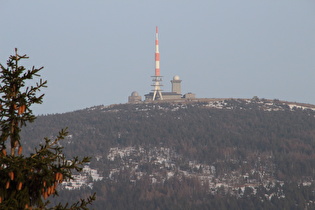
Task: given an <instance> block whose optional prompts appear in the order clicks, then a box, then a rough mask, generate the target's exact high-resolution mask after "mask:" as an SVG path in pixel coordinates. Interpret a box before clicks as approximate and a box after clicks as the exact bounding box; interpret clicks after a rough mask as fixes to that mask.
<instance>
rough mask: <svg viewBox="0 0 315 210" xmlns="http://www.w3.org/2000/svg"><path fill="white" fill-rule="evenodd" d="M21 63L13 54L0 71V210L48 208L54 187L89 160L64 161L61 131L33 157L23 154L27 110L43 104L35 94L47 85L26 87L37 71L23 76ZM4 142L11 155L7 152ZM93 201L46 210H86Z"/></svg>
mask: <svg viewBox="0 0 315 210" xmlns="http://www.w3.org/2000/svg"><path fill="white" fill-rule="evenodd" d="M26 58H28V57H27V56H26V55H23V56H20V55H19V54H18V53H17V50H15V55H13V56H10V58H9V60H8V62H7V68H5V67H4V66H3V65H0V67H1V73H0V79H1V86H0V97H1V98H0V126H1V135H0V150H1V153H0V168H1V170H0V209H14V210H15V209H46V208H47V205H48V203H49V202H48V201H45V200H46V199H47V198H48V197H49V196H51V195H53V196H56V195H58V193H57V190H56V188H57V186H58V184H60V183H61V182H63V181H64V180H69V179H72V171H73V170H75V171H81V170H82V165H83V164H85V163H87V162H89V160H90V158H87V157H84V158H82V160H80V159H79V158H78V157H74V158H72V159H71V160H68V159H66V157H65V156H64V155H63V153H62V152H63V151H62V149H63V147H61V146H60V145H59V141H61V140H63V139H64V138H65V137H66V136H67V135H68V132H67V131H66V130H63V129H62V130H61V131H60V132H59V134H58V135H57V136H56V137H55V138H54V139H53V140H51V139H50V138H44V140H45V142H44V143H42V144H41V145H39V146H40V147H39V148H37V149H35V152H34V153H31V154H29V156H24V155H23V154H22V144H21V141H20V140H21V139H20V131H21V127H22V126H26V123H28V122H33V121H34V120H35V118H36V117H35V116H34V115H33V113H32V110H31V105H33V104H40V103H42V99H43V95H40V96H37V93H38V91H40V89H41V88H44V87H46V81H42V80H41V79H40V81H39V83H36V85H35V86H29V87H25V84H26V83H27V80H30V79H33V77H34V76H39V74H38V72H39V71H40V70H41V69H42V68H39V69H36V68H34V67H33V68H32V69H31V70H26V69H25V68H24V66H20V65H19V61H20V60H21V59H26ZM8 140H9V141H10V149H11V152H10V154H7V150H6V147H7V141H8ZM16 150H17V151H16ZM94 199H95V195H93V196H90V197H89V198H88V199H87V200H81V201H80V202H77V203H74V204H73V205H71V206H70V205H69V204H65V205H61V204H58V205H56V206H55V207H51V209H86V206H87V205H88V204H91V202H92V201H93V200H94Z"/></svg>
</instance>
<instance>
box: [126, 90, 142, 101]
mask: <svg viewBox="0 0 315 210" xmlns="http://www.w3.org/2000/svg"><path fill="white" fill-rule="evenodd" d="M139 102H141V96H139V93H138V92H136V91H133V92H132V93H131V95H130V96H129V97H128V103H134V104H136V103H139Z"/></svg>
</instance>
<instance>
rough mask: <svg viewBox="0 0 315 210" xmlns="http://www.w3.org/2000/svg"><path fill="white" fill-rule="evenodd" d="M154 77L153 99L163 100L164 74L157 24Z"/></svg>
mask: <svg viewBox="0 0 315 210" xmlns="http://www.w3.org/2000/svg"><path fill="white" fill-rule="evenodd" d="M152 77H153V79H152V81H153V85H152V86H153V87H154V89H153V90H152V91H153V97H152V100H153V101H154V100H157V99H160V100H163V96H162V92H161V91H162V90H161V86H163V85H162V84H161V82H162V76H161V75H160V52H159V31H158V27H157V26H156V29H155V75H154V76H152Z"/></svg>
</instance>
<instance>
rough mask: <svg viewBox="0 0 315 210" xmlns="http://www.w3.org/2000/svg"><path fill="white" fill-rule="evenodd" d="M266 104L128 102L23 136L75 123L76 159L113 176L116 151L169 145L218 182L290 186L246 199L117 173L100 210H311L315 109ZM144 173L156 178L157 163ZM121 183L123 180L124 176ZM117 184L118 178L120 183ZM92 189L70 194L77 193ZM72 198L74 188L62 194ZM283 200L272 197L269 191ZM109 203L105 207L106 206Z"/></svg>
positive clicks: (44, 121) (49, 120)
mask: <svg viewBox="0 0 315 210" xmlns="http://www.w3.org/2000/svg"><path fill="white" fill-rule="evenodd" d="M261 103H273V102H272V101H270V100H265V101H258V102H257V101H253V102H252V103H245V102H244V100H226V101H225V103H224V104H225V105H224V107H223V108H222V109H216V108H208V107H207V106H204V105H206V104H205V103H191V104H167V103H165V104H136V105H131V104H122V105H115V106H111V107H103V106H99V107H93V108H90V109H85V110H80V111H75V112H70V113H65V114H56V115H47V116H40V117H38V120H37V121H36V122H35V123H33V124H32V125H31V126H29V127H28V128H27V129H24V130H23V131H22V133H23V136H28V137H27V138H30V139H36V136H37V135H40V134H39V133H34V131H35V132H36V131H40V130H41V131H45V132H44V133H47V132H48V133H49V134H50V133H51V135H53V133H54V132H56V131H57V130H58V129H60V127H64V126H66V125H69V130H70V131H71V133H70V134H71V135H72V138H71V139H68V142H69V144H70V145H71V150H69V149H67V148H65V153H66V154H67V155H68V156H71V155H73V154H75V153H80V154H81V155H89V156H91V155H93V156H96V155H101V156H102V157H103V158H102V159H100V160H99V161H96V160H95V159H94V160H93V161H92V162H91V166H93V168H97V169H99V171H103V175H104V176H105V177H106V176H108V174H109V171H108V168H110V166H112V165H115V164H119V163H118V162H115V161H112V162H109V161H108V160H107V159H106V156H107V155H108V150H109V148H111V147H126V146H133V147H140V146H141V147H143V148H153V147H167V148H171V149H172V150H175V151H176V152H177V153H178V154H179V155H181V156H182V161H181V160H178V162H176V164H178V165H179V166H180V168H181V169H188V166H187V161H186V162H185V161H184V160H195V161H198V162H200V163H205V164H211V165H214V166H215V168H216V177H220V176H223V175H224V174H229V173H230V172H231V171H240V172H243V174H244V173H245V172H249V171H251V170H252V169H253V170H255V173H253V174H250V175H249V178H252V179H256V180H258V182H261V183H263V182H264V181H265V180H263V179H264V177H261V176H260V175H259V174H258V172H260V171H262V170H263V171H265V172H269V173H270V174H272V178H273V179H275V180H279V181H283V182H285V184H284V185H283V186H281V185H280V184H279V183H278V184H277V185H275V186H272V185H271V186H269V188H268V189H267V187H266V186H264V185H262V184H261V185H259V186H257V187H256V188H257V189H256V190H257V192H256V193H254V192H253V189H252V188H246V189H245V192H244V193H245V196H242V197H238V196H235V195H232V194H230V193H229V192H228V193H227V192H226V191H225V190H224V188H222V189H219V190H218V192H216V193H211V191H209V188H208V187H207V186H204V185H200V182H199V181H198V180H194V179H189V178H185V179H183V178H182V177H174V178H172V179H169V180H166V181H165V182H164V183H158V184H152V183H151V181H150V180H149V178H148V177H147V178H141V180H137V182H136V183H134V182H130V176H131V174H130V172H129V171H127V170H126V171H124V172H121V173H120V174H119V175H116V176H117V177H115V181H112V180H109V179H105V181H99V182H97V183H94V185H93V186H94V188H93V191H94V190H95V191H96V192H97V195H98V199H97V201H95V203H94V204H93V207H95V209H104V208H106V209H304V208H306V207H307V208H309V209H312V208H315V207H314V202H312V201H314V199H315V198H314V189H315V188H314V184H313V185H310V186H303V185H301V182H302V180H310V181H311V182H314V179H315V170H314V168H315V132H314V131H315V117H314V116H315V112H314V111H312V110H307V109H304V110H303V109H298V108H295V109H293V110H291V109H290V108H289V106H288V105H286V104H285V103H282V102H280V101H275V104H276V105H275V106H277V108H279V107H280V108H281V111H272V110H271V111H267V110H265V109H263V108H262V105H261ZM139 167H140V168H139V170H142V171H146V172H148V173H151V172H152V173H153V172H154V171H155V170H158V169H157V168H155V166H154V165H152V164H149V163H147V164H142V165H141V166H139ZM116 178H117V179H116ZM116 180H117V181H116ZM89 192H90V190H88V189H82V190H81V191H70V194H71V196H72V195H73V194H76V195H77V197H79V195H80V193H84V194H87V193H89ZM61 193H62V194H63V195H65V197H66V195H67V196H68V195H69V193H67V191H62V192H61ZM272 193H275V196H270V197H266V194H268V196H269V195H271V194H272ZM104 206H105V207H104Z"/></svg>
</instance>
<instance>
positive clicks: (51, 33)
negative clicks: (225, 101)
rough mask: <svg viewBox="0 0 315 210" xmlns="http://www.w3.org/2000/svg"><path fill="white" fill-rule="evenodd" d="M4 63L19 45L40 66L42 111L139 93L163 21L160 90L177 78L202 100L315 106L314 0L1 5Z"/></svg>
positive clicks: (5, 0) (146, 83)
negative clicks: (262, 100) (257, 100)
mask: <svg viewBox="0 0 315 210" xmlns="http://www.w3.org/2000/svg"><path fill="white" fill-rule="evenodd" d="M0 5H1V8H2V12H1V13H0V25H1V29H2V30H1V31H2V33H0V62H1V63H2V64H5V62H6V60H7V59H8V57H9V55H11V54H13V53H14V48H18V49H19V53H20V54H27V55H28V56H29V57H30V59H28V61H27V62H24V63H21V64H22V65H25V66H27V67H32V66H33V65H34V66H36V67H41V66H44V69H43V70H42V73H41V75H42V78H43V79H46V80H48V88H47V89H46V90H43V93H45V94H46V96H45V97H44V103H43V104H42V105H38V106H36V107H34V111H35V113H36V114H49V113H63V112H69V111H74V110H78V109H84V108H86V107H91V106H95V105H101V104H104V105H110V104H117V103H126V102H127V100H128V96H129V95H130V94H131V92H132V91H137V92H138V93H139V94H140V95H141V96H142V98H144V97H143V96H144V94H146V93H148V92H149V91H150V90H151V88H152V87H151V84H152V81H151V80H152V78H151V76H152V75H153V74H154V68H155V64H154V48H155V42H154V39H155V38H154V37H155V27H156V26H158V27H159V42H160V55H161V75H162V76H164V77H163V85H164V87H163V89H164V91H169V90H170V89H171V84H170V80H171V79H172V77H173V76H174V75H179V76H180V78H181V79H182V80H183V82H182V92H183V93H187V92H193V93H195V94H196V97H198V98H229V97H232V98H252V97H253V96H258V97H259V98H267V99H280V100H286V101H292V102H301V103H310V104H315V94H314V90H315V82H314V79H315V59H314V58H315V13H314V11H315V2H314V1H311V0H301V1H293V0H279V1H272V0H265V1H250V0H240V1H232V0H227V1H214V0H210V1H208V0H200V1H197V2H193V1H179V0H174V1H165V0H162V1H145V2H144V1H132V2H123V1H92V2H90V1H89V2H88V1H74V0H69V1H60V0H56V1H34V0H30V1H27V2H18V1H9V0H2V1H0Z"/></svg>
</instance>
